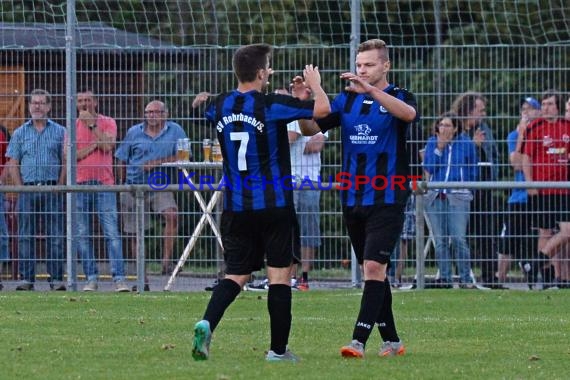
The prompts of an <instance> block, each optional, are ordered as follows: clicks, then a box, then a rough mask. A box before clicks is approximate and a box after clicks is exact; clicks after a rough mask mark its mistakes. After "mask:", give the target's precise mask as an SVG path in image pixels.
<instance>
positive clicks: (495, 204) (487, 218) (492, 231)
mask: <svg viewBox="0 0 570 380" xmlns="http://www.w3.org/2000/svg"><path fill="white" fill-rule="evenodd" d="M473 197H474V198H473V203H472V209H471V215H470V218H469V235H470V236H471V258H472V261H473V262H478V263H479V266H480V267H481V282H483V283H484V284H492V283H495V282H497V280H496V278H495V272H496V271H497V252H498V248H497V232H498V231H499V232H500V231H501V229H502V221H503V218H502V217H501V207H500V204H501V202H500V201H499V199H498V198H496V197H494V195H493V192H492V191H491V190H475V191H474V193H473Z"/></svg>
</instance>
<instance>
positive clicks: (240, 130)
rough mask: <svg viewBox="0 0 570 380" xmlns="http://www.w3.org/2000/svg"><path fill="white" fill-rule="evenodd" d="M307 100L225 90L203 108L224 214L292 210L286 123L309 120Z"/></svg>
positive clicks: (311, 112)
mask: <svg viewBox="0 0 570 380" xmlns="http://www.w3.org/2000/svg"><path fill="white" fill-rule="evenodd" d="M313 107H314V101H313V100H306V101H301V100H299V99H296V98H293V97H291V96H287V95H279V94H262V93H260V92H258V91H249V92H246V93H241V92H239V91H236V90H234V91H231V92H228V93H224V94H221V95H219V96H218V97H216V98H215V99H214V100H213V101H212V102H211V103H210V104H209V105H208V107H207V109H206V119H208V120H209V121H210V122H211V123H212V126H213V127H214V128H216V131H217V137H218V140H219V141H220V146H221V149H222V155H223V159H224V165H223V166H224V169H223V173H224V177H223V178H222V181H223V182H222V184H221V186H220V187H223V188H224V189H225V190H226V191H225V193H224V209H225V210H231V211H238V212H239V211H248V210H262V209H268V208H275V207H286V206H292V205H293V197H292V191H291V190H292V177H291V162H290V160H291V159H290V153H289V140H288V138H287V123H289V122H291V121H293V120H298V119H310V118H312V117H313Z"/></svg>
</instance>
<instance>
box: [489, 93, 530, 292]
mask: <svg viewBox="0 0 570 380" xmlns="http://www.w3.org/2000/svg"><path fill="white" fill-rule="evenodd" d="M539 116H540V103H539V102H538V100H536V99H535V98H532V97H527V98H524V99H523V101H522V102H521V106H520V120H519V123H518V125H517V127H516V128H515V129H514V130H513V131H511V132H510V133H509V134H508V136H507V145H508V149H509V162H510V164H511V167H512V168H513V171H514V178H515V182H524V173H523V171H522V156H521V154H520V153H519V152H520V147H521V145H522V140H523V137H524V133H525V131H526V128H527V127H528V125H529V123H530V122H532V121H533V120H534V119H536V118H537V117H539ZM527 201H528V196H527V192H526V189H513V190H512V191H511V196H510V197H509V199H508V201H507V209H508V211H507V213H506V214H505V219H504V222H503V229H502V233H501V239H500V243H501V247H500V250H499V252H500V253H499V255H498V256H499V266H498V276H497V277H498V279H499V281H501V282H504V281H505V280H506V276H507V272H508V267H509V258H510V257H516V258H517V259H518V260H519V266H520V268H521V270H522V272H523V274H524V275H525V279H526V281H527V283H528V286H529V288H531V289H532V286H533V284H534V283H535V282H536V275H537V269H538V268H537V265H536V264H535V263H534V260H535V257H536V253H537V249H538V248H537V237H536V236H534V234H533V229H532V219H533V215H532V212H531V210H530V209H529V207H528V202H527Z"/></svg>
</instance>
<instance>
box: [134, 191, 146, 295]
mask: <svg viewBox="0 0 570 380" xmlns="http://www.w3.org/2000/svg"><path fill="white" fill-rule="evenodd" d="M135 212H136V221H135V224H136V237H135V238H136V243H137V244H136V246H137V290H138V291H139V292H140V293H143V292H144V284H145V277H146V276H145V255H144V192H143V191H142V190H138V189H137V190H136V192H135Z"/></svg>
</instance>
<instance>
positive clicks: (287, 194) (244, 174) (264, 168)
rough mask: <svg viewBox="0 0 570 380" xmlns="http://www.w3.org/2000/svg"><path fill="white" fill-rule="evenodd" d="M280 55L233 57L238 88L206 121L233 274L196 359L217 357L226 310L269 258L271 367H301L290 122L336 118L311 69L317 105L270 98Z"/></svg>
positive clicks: (210, 312)
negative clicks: (294, 295) (292, 345)
mask: <svg viewBox="0 0 570 380" xmlns="http://www.w3.org/2000/svg"><path fill="white" fill-rule="evenodd" d="M271 53H272V49H271V47H270V46H269V45H266V44H255V45H248V46H244V47H241V48H240V49H238V50H237V52H236V53H235V55H234V57H233V67H234V72H235V74H236V76H237V78H238V87H237V89H236V90H233V91H230V92H227V93H223V94H221V95H219V96H217V97H216V98H215V99H213V101H212V103H211V104H210V105H209V106H208V108H207V110H206V118H207V119H208V120H209V121H210V122H211V124H212V126H213V127H214V128H216V131H217V137H218V140H219V141H220V145H221V149H222V155H223V163H224V165H223V172H224V181H225V183H224V185H225V186H226V188H225V190H226V191H225V194H224V211H223V214H222V221H221V233H222V242H223V245H224V261H225V264H226V275H225V277H224V279H223V280H221V281H220V282H219V284H218V285H217V286H216V287H215V288H214V291H213V293H212V297H211V299H210V302H209V303H208V306H207V308H206V312H205V313H204V317H203V319H202V320H201V321H199V322H198V323H196V325H195V327H194V333H195V335H194V342H193V347H192V356H193V357H194V359H196V360H205V359H208V356H209V346H210V338H211V335H212V332H213V331H214V329H215V328H216V327H217V325H218V323H219V322H220V320H221V318H222V316H223V314H224V312H225V310H226V309H227V308H228V307H229V305H230V304H231V303H232V302H233V301H234V299H235V298H236V297H237V295H238V294H239V293H240V291H241V289H243V286H244V285H245V284H246V282H247V281H248V280H249V278H250V275H251V273H252V272H254V271H256V270H259V269H261V267H262V266H263V261H264V257H266V259H267V275H268V277H269V292H268V295H267V307H268V310H269V317H270V328H271V345H270V350H269V352H268V353H267V355H266V360H268V361H297V360H298V358H297V357H296V356H295V355H294V354H293V353H291V351H289V349H288V348H287V343H288V340H289V332H290V330H291V319H292V318H291V285H290V273H291V264H292V262H293V254H292V249H293V247H292V239H293V231H294V228H293V226H294V225H295V224H296V215H295V209H294V206H293V194H292V186H291V183H292V177H291V163H290V153H289V141H288V138H287V123H289V122H291V121H293V120H297V119H310V118H312V117H324V116H326V115H328V113H329V112H330V104H329V101H328V98H327V95H326V94H325V92H324V91H323V89H322V88H321V85H320V82H321V76H320V74H319V71H318V69H317V68H313V66H312V65H308V66H306V67H305V70H304V76H305V82H306V84H307V86H308V87H309V88H310V89H311V91H312V92H313V94H314V100H304V101H302V100H299V99H296V98H293V97H291V96H288V95H280V94H266V93H265V89H266V86H267V81H268V79H269V75H270V74H271V73H272V70H271V69H270V59H271Z"/></svg>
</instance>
